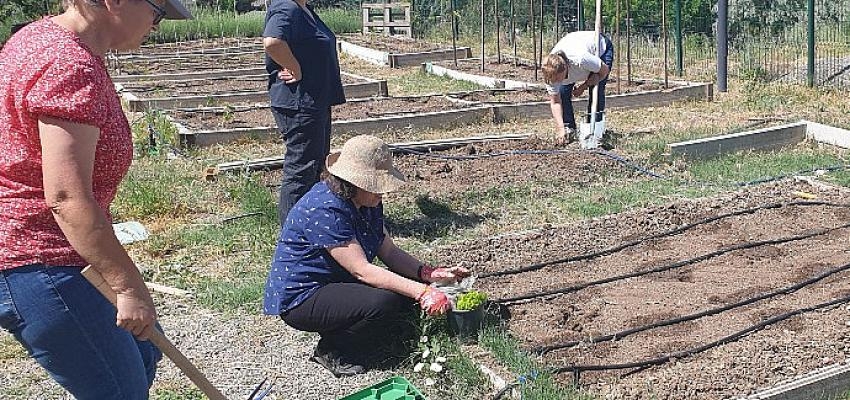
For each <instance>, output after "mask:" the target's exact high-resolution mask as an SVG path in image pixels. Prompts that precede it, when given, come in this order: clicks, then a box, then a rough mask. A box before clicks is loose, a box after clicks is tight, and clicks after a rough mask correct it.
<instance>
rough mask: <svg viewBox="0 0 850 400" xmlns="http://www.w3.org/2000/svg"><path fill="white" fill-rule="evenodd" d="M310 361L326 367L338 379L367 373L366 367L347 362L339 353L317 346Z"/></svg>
mask: <svg viewBox="0 0 850 400" xmlns="http://www.w3.org/2000/svg"><path fill="white" fill-rule="evenodd" d="M310 361H313V362H315V363H317V364H319V365H321V366H323V367H325V369H327V370H328V371H331V373H332V374H334V377H337V378H339V377H341V376H352V375H357V374H362V373H364V372H366V367H364V366H362V365H360V364H355V363H352V362H349V361H346V360H345V359H344V358H343V357H342V356H341V355H340V354H339V353H338V352H337V351H334V350H329V349H326V348H324V346H321V345H319V346H316V350H315V351H313V356H312V357H310Z"/></svg>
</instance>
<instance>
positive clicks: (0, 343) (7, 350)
mask: <svg viewBox="0 0 850 400" xmlns="http://www.w3.org/2000/svg"><path fill="white" fill-rule="evenodd" d="M26 357H27V352H26V350H24V347H23V346H21V344H20V343H18V341H17V340H15V338H14V337H12V336H11V335H3V336H0V360H13V359H20V358H26Z"/></svg>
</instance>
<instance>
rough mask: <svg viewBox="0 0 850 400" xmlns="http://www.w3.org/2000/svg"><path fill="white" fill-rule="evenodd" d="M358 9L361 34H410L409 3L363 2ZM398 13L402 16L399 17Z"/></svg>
mask: <svg viewBox="0 0 850 400" xmlns="http://www.w3.org/2000/svg"><path fill="white" fill-rule="evenodd" d="M360 9H361V12H362V15H363V20H362V23H363V34H369V33H383V34H384V35H387V36H389V35H405V36H407V37H411V36H412V30H411V28H410V4H409V3H386V2H383V3H363V4H362V5H361V6H360ZM399 15H401V16H402V18H400V19H399V18H398V17H399Z"/></svg>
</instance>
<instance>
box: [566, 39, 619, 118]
mask: <svg viewBox="0 0 850 400" xmlns="http://www.w3.org/2000/svg"><path fill="white" fill-rule="evenodd" d="M602 40H604V41H605V43H606V49H605V52H604V53H602V55H601V56H599V58H600V59H602V62H604V63H605V65H607V66H608V69H609V74H608V76H606V77H605V79H603V80H601V81H599V83H597V85H598V86H599V103H598V104H597V107H596V121H597V122H598V121H602V115H603V112H604V111H605V86H606V85H607V84H608V77H609V76H611V74H610V69H613V66H614V44H612V43H611V39H609V38H608V37H607V36H603V39H602ZM573 87H575V83H571V84H569V85H561V87H560V89H559V91H558V94H559V95H560V96H561V113H562V116H563V118H564V126H565V127H567V128H570V129H572V130H575V129H576V117H575V115H574V111H573ZM587 91H588V94H589V97H588V99H587V121H588V122H590V113H591V112H592V111H593V110H592V108H593V92H594V89H593V87H589V88H588V89H587Z"/></svg>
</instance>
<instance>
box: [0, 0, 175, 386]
mask: <svg viewBox="0 0 850 400" xmlns="http://www.w3.org/2000/svg"><path fill="white" fill-rule="evenodd" d="M65 6H66V10H65V12H64V13H62V14H61V15H58V16H55V17H48V18H44V19H42V20H39V21H36V22H33V23H31V24H29V25H28V26H26V27H24V28H23V29H21V30H20V31H18V32H17V33H15V34H14V35H13V36H12V37H11V38H10V39H9V41H8V42H7V43H6V44H5V45H4V46H3V49H2V52H0V326H2V327H3V328H4V329H6V330H7V331H9V332H11V333H12V334H13V335H14V336H15V338H16V339H17V340H18V341H20V342H21V344H22V345H23V346H24V347H25V348H26V349H27V351H28V353H29V354H30V356H32V357H33V358H35V359H36V361H38V362H39V363H40V364H41V365H42V366H43V367H44V368H45V369H46V370H47V371H48V372H49V373H50V375H51V376H52V377H53V378H54V379H56V381H57V382H58V383H59V384H61V385H62V386H63V387H64V388H65V389H67V390H68V391H69V392H70V393H71V394H72V395H73V396H74V397H76V398H77V399H98V400H102V399H147V398H148V389H149V387H150V384H151V383H152V381H153V376H154V373H155V370H156V363H157V361H158V360H159V359H160V358H161V354H160V353H159V352H158V351H157V350H156V349H155V348H154V347H153V346H152V345H151V344H150V343H149V342H147V340H146V339H147V337H148V335H149V334H150V332H151V329H155V324H156V311H155V310H154V304H153V301H152V299H151V296H150V293H149V292H148V290H147V288H146V287H145V285H144V282H143V281H142V277H141V274H140V273H139V271H138V269H137V268H136V266H135V264H134V263H133V261H132V260H131V259H130V257H129V256H128V255H127V253H126V252H125V251H124V249H123V248H122V247H121V244H119V242H118V240H117V239H116V238H115V234H114V233H113V231H112V226H111V219H110V216H109V204H110V202H111V201H112V199H113V198H114V197H115V192H116V190H117V188H118V184H119V183H120V181H121V179H122V178H123V176H124V174H125V173H126V172H127V169H128V168H129V166H130V162H131V160H132V152H133V149H132V139H131V136H130V127H129V124H128V123H127V118H126V117H125V116H124V113H123V112H122V110H121V104H120V101H119V99H118V95H117V94H116V92H115V89H114V87H113V85H112V82H111V80H110V78H109V75H108V74H107V71H106V68H105V63H104V54H105V53H106V52H107V51H108V50H113V49H114V50H128V49H133V48H137V47H138V46H139V45H140V44H141V42H142V41H143V40H144V39H145V37H146V36H147V35H148V34H149V33H150V32H151V30H152V29H154V28H155V27H156V26H157V24H158V23H159V22H160V20H162V19H163V18H171V19H185V18H190V17H191V15H190V14H189V12H188V11H187V10H186V9H185V7H183V6H182V5H181V4H180V3H179V2H178V1H177V0H66V1H65ZM89 264H90V265H92V266H93V267H94V268H95V269H97V270H98V271H99V272H100V273H101V274H102V275H103V276H104V278H105V279H106V281H107V282H108V283H109V285H110V286H111V287H112V289H114V290H115V292H116V293H118V303H117V314H116V308H115V307H113V306H112V305H111V304H110V303H109V302H108V301H107V300H106V299H104V298H103V296H101V295H100V293H99V292H98V291H97V290H96V289H95V288H94V287H92V285H90V284H89V283H88V282H87V281H86V280H85V278H83V277H82V275H80V271H81V270H82V267H85V266H86V265H89ZM134 336H135V337H134Z"/></svg>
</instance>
